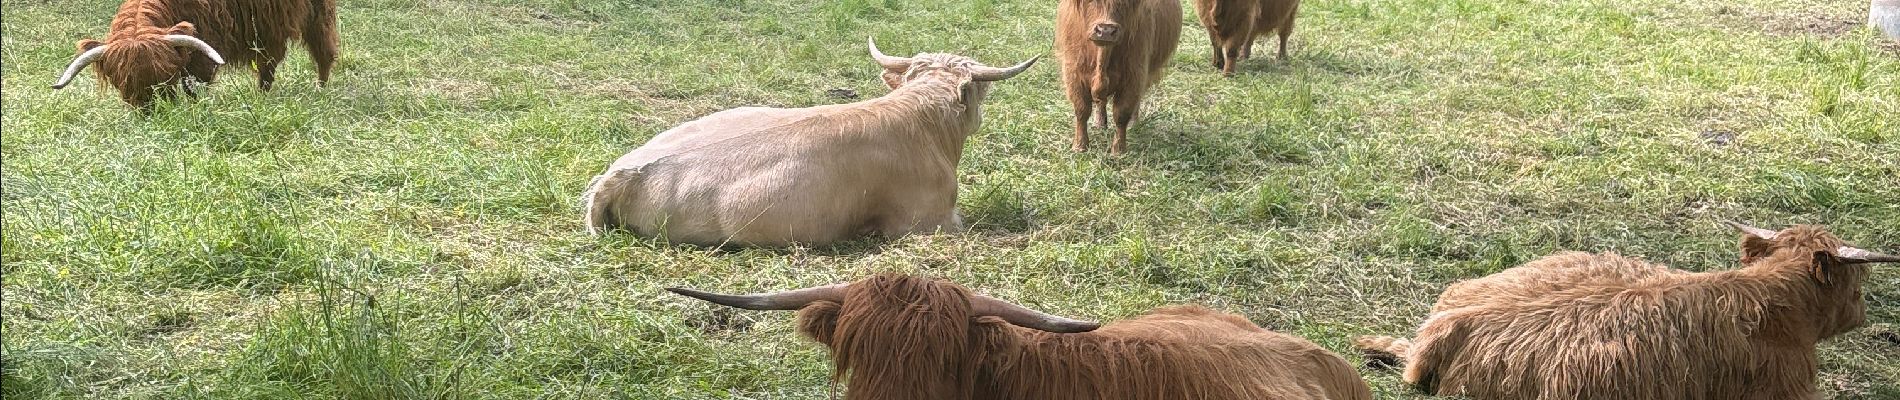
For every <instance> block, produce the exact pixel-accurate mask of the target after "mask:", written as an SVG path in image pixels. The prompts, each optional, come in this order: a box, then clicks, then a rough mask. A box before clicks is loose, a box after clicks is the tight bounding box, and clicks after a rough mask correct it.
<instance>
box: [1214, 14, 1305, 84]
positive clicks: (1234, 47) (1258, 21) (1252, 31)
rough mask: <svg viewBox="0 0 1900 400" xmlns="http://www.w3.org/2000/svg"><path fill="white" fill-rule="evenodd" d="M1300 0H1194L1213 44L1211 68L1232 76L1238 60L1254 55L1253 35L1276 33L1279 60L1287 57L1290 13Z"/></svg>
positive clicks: (1290, 24)
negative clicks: (1278, 41) (1212, 65)
mask: <svg viewBox="0 0 1900 400" xmlns="http://www.w3.org/2000/svg"><path fill="white" fill-rule="evenodd" d="M1299 9H1300V0H1194V11H1195V14H1197V15H1198V16H1200V19H1201V26H1203V27H1206V28H1207V38H1208V41H1209V42H1212V43H1213V44H1214V68H1216V69H1220V70H1221V74H1223V75H1226V76H1234V68H1235V65H1236V64H1239V63H1240V60H1245V59H1247V58H1249V57H1252V56H1253V41H1254V39H1255V38H1258V37H1260V36H1263V35H1266V34H1269V33H1278V34H1279V36H1280V59H1281V60H1285V59H1286V38H1287V36H1291V35H1293V16H1294V14H1296V13H1298V11H1299Z"/></svg>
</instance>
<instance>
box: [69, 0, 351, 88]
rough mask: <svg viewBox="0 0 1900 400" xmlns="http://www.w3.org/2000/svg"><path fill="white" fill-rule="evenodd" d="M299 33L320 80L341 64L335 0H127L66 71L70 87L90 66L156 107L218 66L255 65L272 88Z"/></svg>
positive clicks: (259, 79) (206, 77) (82, 44)
mask: <svg viewBox="0 0 1900 400" xmlns="http://www.w3.org/2000/svg"><path fill="white" fill-rule="evenodd" d="M295 38H301V39H302V40H303V43H304V47H306V48H308V50H309V51H310V58H311V59H312V60H313V61H315V63H316V65H317V83H318V84H323V83H325V82H328V81H329V80H330V67H331V66H332V65H334V64H336V56H337V32H336V0H128V1H126V2H125V4H124V5H121V6H119V13H118V14H117V15H115V16H113V17H112V29H111V31H110V32H109V33H107V34H106V40H105V41H104V42H101V41H97V40H92V39H86V40H81V41H79V52H80V53H79V56H78V57H77V58H75V59H73V62H72V65H70V66H67V67H66V72H65V73H63V74H60V76H59V82H57V83H54V84H53V88H54V89H59V88H63V87H66V85H67V84H69V83H72V81H73V78H74V77H75V76H76V75H78V74H79V71H80V70H83V69H85V68H86V66H88V65H93V64H98V67H97V68H95V69H96V70H97V71H98V73H99V79H100V80H102V81H105V82H107V83H110V84H111V85H112V86H113V87H115V88H118V89H119V98H120V99H122V100H125V102H126V103H128V104H131V105H134V106H138V107H140V108H141V109H145V110H150V109H151V104H152V100H153V98H154V97H165V98H168V99H169V98H173V97H176V96H177V92H178V91H180V90H183V91H184V92H185V93H186V94H187V95H191V96H196V95H197V93H195V92H193V91H192V89H191V88H190V87H189V86H186V85H185V78H186V77H190V78H192V79H195V80H198V81H200V82H205V83H210V82H211V81H212V79H213V78H215V77H216V76H217V70H218V66H219V65H220V64H225V63H226V62H227V61H228V62H230V63H231V64H230V65H239V66H251V65H253V64H255V66H256V68H257V86H258V87H259V88H262V89H264V90H270V87H271V82H273V81H275V80H276V79H277V64H278V63H280V62H283V60H284V53H285V52H286V47H285V46H287V45H288V42H289V41H290V40H291V39H295Z"/></svg>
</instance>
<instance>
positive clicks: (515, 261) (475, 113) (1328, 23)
mask: <svg viewBox="0 0 1900 400" xmlns="http://www.w3.org/2000/svg"><path fill="white" fill-rule="evenodd" d="M117 3H118V2H117V1H113V0H88V1H69V2H43V1H28V0H4V4H3V6H4V8H5V10H6V13H5V17H4V31H5V35H4V39H3V40H4V46H3V47H0V55H3V57H0V67H3V68H4V74H3V75H0V76H3V79H4V96H5V97H4V115H3V117H4V120H3V121H0V127H3V128H4V136H3V138H4V139H3V140H0V158H4V160H5V165H4V175H0V176H3V178H4V179H3V180H0V184H3V186H4V188H5V191H4V197H3V200H4V207H3V208H4V230H5V232H4V235H0V261H4V278H3V280H4V291H5V293H4V295H5V302H4V307H0V312H3V313H0V316H3V317H4V323H3V324H0V337H3V338H4V353H3V355H0V369H3V370H4V371H3V372H0V378H4V385H3V386H4V393H0V394H3V395H4V396H5V397H6V398H8V399H16V398H17V399H29V398H219V399H226V398H296V397H314V398H333V397H341V398H543V397H546V398H603V397H605V398H799V399H822V398H826V393H827V390H828V387H827V383H826V382H827V375H828V373H829V370H830V366H829V364H828V363H827V362H826V360H825V358H824V353H823V352H822V351H821V350H820V349H819V348H817V347H816V346H815V345H812V344H810V343H806V342H804V341H802V340H800V339H797V338H796V337H795V335H794V333H793V332H792V331H791V328H792V324H791V316H790V315H788V314H785V313H759V312H738V311H729V310H722V309H714V308H712V307H710V306H708V305H705V304H702V303H698V302H694V301H689V300H687V299H684V298H680V297H677V296H672V295H668V294H666V293H664V292H662V291H660V288H661V287H664V286H674V285H684V286H693V287H700V288H710V289H715V290H725V291H749V290H768V289H782V288H790V287H795V286H807V285H816V284H823V283H831V282H836V281H842V280H848V279H853V278H856V277H860V276H863V275H865V274H868V273H872V272H876V271H890V270H896V271H907V272H917V273H924V274H930V275H937V276H944V277H948V278H951V279H954V280H956V281H959V282H962V283H965V284H967V285H969V286H972V287H975V288H979V289H981V290H984V291H986V292H988V293H991V294H994V295H997V296H1000V297H1003V298H1006V299H1012V300H1016V301H1018V302H1021V303H1023V304H1026V305H1030V306H1033V307H1037V308H1041V309H1044V310H1049V311H1051V312H1055V313H1058V314H1064V315H1072V316H1079V317H1086V318H1095V319H1102V320H1116V319H1121V318H1127V317H1130V316H1133V315H1137V314H1139V313H1142V312H1144V311H1146V310H1148V309H1150V308H1152V307H1156V306H1160V305H1165V304H1175V303H1202V304H1207V305H1210V306H1213V307H1217V308H1221V309H1225V310H1231V311H1234V312H1238V313H1241V314H1244V315H1246V316H1248V317H1250V318H1252V319H1253V320H1255V321H1257V322H1259V323H1261V324H1263V325H1265V326H1268V327H1270V328H1272V329H1275V330H1279V331H1283V332H1289V333H1294V334H1298V335H1302V336H1304V337H1307V338H1309V339H1312V340H1314V341H1315V342H1318V343H1320V344H1322V345H1324V346H1326V347H1328V348H1331V349H1333V350H1336V351H1342V352H1346V351H1347V350H1348V349H1347V347H1346V346H1347V345H1346V341H1347V340H1348V339H1349V338H1351V337H1352V336H1355V335H1362V334H1401V333H1406V332H1408V331H1409V329H1410V328H1411V327H1412V326H1414V325H1415V324H1416V323H1417V322H1418V321H1419V320H1421V319H1422V318H1423V317H1424V314H1425V312H1426V310H1427V308H1428V307H1429V306H1430V303H1431V301H1432V299H1433V298H1434V296H1435V295H1436V294H1437V292H1438V291H1439V290H1441V289H1442V288H1443V287H1444V286H1445V285H1447V284H1449V283H1451V282H1455V281H1458V280H1461V279H1468V278H1473V277H1478V276H1482V275H1484V274H1487V273H1492V272H1495V271H1498V270H1501V269H1504V268H1508V267H1510V266H1512V265H1516V264H1518V263H1521V262H1524V261H1527V260H1530V259H1533V258H1535V257H1538V256H1541V255H1544V254H1548V253H1551V252H1555V251H1559V250H1588V251H1615V252H1619V253H1623V254H1629V255H1636V256H1641V257H1644V258H1647V259H1650V260H1654V261H1658V262H1664V263H1668V264H1671V265H1674V266H1676V267H1679V268H1685V269H1691V270H1709V269H1725V268H1733V267H1734V260H1735V257H1736V254H1735V236H1734V234H1733V233H1731V232H1729V231H1727V230H1725V228H1721V227H1719V226H1718V225H1717V224H1716V222H1715V221H1717V220H1720V219H1738V220H1743V221H1748V222H1753V223H1756V224H1759V225H1764V226H1779V225H1783V224H1792V223H1820V224H1826V225H1829V226H1831V227H1833V228H1835V230H1836V231H1837V232H1838V233H1839V234H1840V235H1842V236H1843V237H1845V238H1847V239H1848V240H1850V241H1853V242H1856V243H1859V244H1863V245H1866V246H1867V247H1871V248H1877V249H1887V250H1900V157H1895V156H1896V155H1900V117H1896V116H1895V115H1896V114H1895V112H1896V110H1900V58H1897V57H1896V56H1900V51H1896V50H1894V49H1900V46H1894V45H1892V44H1890V43H1886V44H1883V43H1882V42H1879V41H1878V40H1877V39H1875V36H1874V35H1873V34H1872V33H1870V32H1869V31H1868V30H1867V29H1864V28H1856V26H1857V23H1855V21H1860V20H1864V17H1865V7H1866V6H1865V2H1823V1H1818V0H1796V1H1794V2H1792V3H1791V2H1785V1H1764V0H1742V1H1738V2H1718V3H1709V4H1700V3H1696V2H1689V3H1681V4H1678V2H1628V1H1621V2H1618V1H1601V0H1585V1H1549V0H1499V1H1488V2H1487V1H1470V0H1450V1H1445V0H1394V1H1367V0H1311V1H1308V2H1306V4H1304V5H1303V6H1302V7H1301V15H1300V22H1299V27H1300V29H1299V32H1298V33H1296V34H1295V36H1294V48H1293V49H1292V59H1291V60H1290V61H1288V62H1285V63H1276V62H1267V61H1249V62H1247V63H1244V64H1242V68H1241V69H1242V72H1241V73H1240V74H1239V75H1238V76H1236V77H1234V78H1233V79H1222V78H1220V77H1219V74H1218V73H1216V71H1214V70H1213V69H1212V68H1209V67H1207V66H1206V63H1207V61H1206V57H1207V55H1206V54H1207V53H1208V49H1207V48H1206V44H1205V43H1204V39H1202V37H1204V36H1203V35H1204V34H1203V33H1202V31H1201V30H1200V28H1199V26H1198V24H1194V23H1192V21H1193V18H1194V17H1193V16H1192V15H1193V14H1192V12H1191V11H1190V12H1189V13H1187V14H1185V15H1186V17H1185V18H1186V19H1187V20H1188V21H1189V24H1188V26H1187V27H1186V29H1185V31H1184V32H1183V35H1182V37H1183V39H1182V42H1183V43H1182V46H1181V50H1180V52H1179V53H1178V54H1177V55H1176V57H1175V60H1174V64H1173V66H1172V68H1171V73H1170V75H1169V76H1168V77H1167V79H1166V80H1164V81H1163V83H1162V85H1161V86H1160V88H1159V89H1157V90H1156V92H1155V93H1154V94H1153V96H1152V97H1151V98H1149V99H1148V100H1147V101H1148V104H1147V106H1146V109H1147V110H1150V113H1149V114H1148V115H1147V118H1146V119H1145V122H1144V123H1143V124H1142V126H1141V127H1140V128H1139V129H1138V130H1137V131H1135V132H1134V133H1132V134H1131V135H1130V140H1131V143H1130V146H1129V149H1130V150H1131V154H1129V155H1127V156H1124V157H1108V156H1105V155H1104V154H1103V153H1104V152H1105V150H1106V149H1105V148H1104V147H1101V144H1103V143H1105V142H1098V145H1097V148H1095V149H1092V150H1091V151H1090V152H1089V153H1086V154H1073V153H1070V152H1068V150H1067V148H1068V138H1067V136H1068V132H1069V130H1068V129H1069V127H1068V123H1069V122H1068V121H1069V111H1068V108H1067V105H1066V104H1067V102H1066V101H1065V100H1063V99H1062V98H1061V94H1060V89H1059V82H1058V73H1057V71H1056V68H1054V66H1055V63H1044V64H1043V65H1041V66H1038V67H1036V68H1035V69H1032V70H1031V71H1030V72H1029V73H1027V74H1025V75H1024V76H1021V77H1018V78H1016V79H1013V80H1010V81H1007V82H1003V83H1000V84H998V85H997V86H996V89H995V91H994V93H993V95H992V97H991V100H990V101H989V104H988V110H987V111H988V115H987V120H986V121H985V124H984V128H983V130H982V132H981V133H979V134H977V135H976V136H975V137H974V138H973V139H972V141H971V142H970V146H969V148H968V149H966V151H965V154H966V157H965V160H966V161H965V162H964V165H963V166H962V168H961V169H962V170H961V176H962V183H963V188H962V194H963V197H962V198H961V201H962V209H963V211H964V213H965V215H966V217H967V219H968V220H969V221H971V222H973V223H974V229H973V230H972V231H970V232H968V233H964V234H957V235H936V236H921V237H910V238H903V239H898V240H893V241H889V242H883V243H877V242H861V243H853V244H849V245H845V246H839V247H834V248H812V249H789V250H763V249H749V250H708V249H701V248H691V247H681V246H667V245H662V244H657V243H653V242H650V241H647V240H642V239H639V238H633V237H626V236H609V237H600V238H596V237H589V236H587V235H586V234H585V233H584V232H583V229H582V227H581V226H580V223H579V210H578V203H579V201H578V193H579V192H580V191H581V190H582V188H583V186H584V185H585V184H586V183H587V182H588V179H589V178H590V177H591V176H592V175H593V174H596V173H598V172H599V171H600V170H601V169H603V168H604V167H605V165H606V164H607V163H609V162H610V161H612V160H613V159H614V158H616V157H618V156H619V155H620V154H622V153H623V152H625V151H626V150H628V149H631V148H633V147H635V146H638V145H639V144H640V143H642V142H644V141H645V140H646V139H647V138H649V137H651V136H652V135H653V134H655V133H657V132H659V131H661V130H664V129H666V128H668V127H670V126H672V125H674V124H677V123H679V122H682V121H685V120H689V119H692V118H695V117H697V116H700V115H704V114H707V113H710V112H713V111H717V110H721V109H726V108H731V107H737V106H743V105H769V106H787V107H794V106H809V105H816V104H827V103H836V102H839V101H840V100H834V99H831V98H828V97H827V96H826V95H825V91H826V90H828V89H832V88H848V89H852V90H856V91H857V92H858V93H862V94H864V95H867V96H876V95H880V94H882V93H884V92H886V90H885V89H883V88H882V86H881V84H880V83H879V82H878V81H877V79H876V75H875V74H876V72H877V71H876V68H875V66H874V64H873V63H872V62H871V60H870V59H869V57H868V56H867V55H866V53H865V51H864V49H863V47H862V46H863V42H864V38H865V37H866V36H876V37H877V38H878V39H879V40H878V41H879V44H880V45H882V46H883V48H884V50H885V51H886V52H890V53H893V54H900V53H914V52H923V51H933V52H937V51H942V52H953V53H958V54H964V55H968V56H972V57H975V58H977V59H980V60H983V61H985V62H988V63H990V64H993V65H1005V64H1009V63H1014V62H1016V61H1018V60H1022V59H1026V58H1029V57H1031V56H1035V55H1045V56H1046V55H1049V54H1048V53H1049V52H1050V51H1051V45H1050V43H1051V37H1050V35H1051V31H1052V29H1051V27H1050V23H1051V20H1052V19H1053V15H1054V7H1055V2H1054V1H1032V2H1003V1H988V0H978V1H970V2H928V1H926V2H917V1H895V0H844V1H821V2H809V1H795V0H754V1H737V0H658V1H641V2H625V1H576V0H517V1H504V0H469V1H436V0H420V1H417V0H408V1H402V0H361V1H345V2H342V3H344V5H343V9H342V10H341V15H342V29H343V43H344V52H343V57H342V61H341V66H340V69H339V70H338V72H337V74H336V77H335V79H334V80H333V82H332V84H331V86H329V87H327V88H322V89H318V88H315V87H314V85H313V84H312V82H313V81H314V73H313V72H312V70H311V68H310V66H309V62H308V59H307V58H305V57H304V55H303V54H301V53H298V54H295V55H294V56H293V57H292V59H291V62H290V63H289V65H287V66H285V67H284V69H283V70H282V71H281V73H280V77H281V78H280V79H281V80H280V82H279V83H278V85H277V87H278V89H277V90H275V91H272V92H268V93H263V92H259V91H257V90H256V89H255V86H254V81H253V79H252V78H251V77H250V76H249V75H248V74H246V73H243V72H242V71H238V70H227V71H226V72H225V73H224V74H223V75H222V76H221V77H220V79H221V83H219V84H218V85H216V86H215V87H214V88H213V90H211V91H210V94H209V95H208V96H207V97H204V98H202V99H200V100H197V101H191V102H183V103H179V104H174V105H167V106H163V107H160V109H159V110H158V112H156V113H155V114H153V115H151V116H149V117H141V116H139V115H138V114H137V113H134V112H132V111H131V110H129V109H128V108H127V107H125V106H123V105H121V104H120V103H119V102H118V100H117V99H116V96H115V95H112V94H110V93H105V92H100V91H96V90H94V89H93V87H94V86H96V83H97V82H96V79H95V78H93V77H92V76H91V75H90V74H87V75H85V76H82V77H81V78H80V83H78V84H76V85H74V87H71V88H68V89H66V90H64V91H53V90H49V89H46V85H47V84H48V83H50V82H51V81H52V80H53V78H55V75H56V74H57V72H58V71H59V69H60V68H61V67H63V66H64V65H65V64H66V62H67V61H68V60H69V59H70V57H71V56H72V55H73V43H74V41H76V40H78V39H81V38H85V37H95V38H96V37H101V36H103V35H104V33H105V29H106V23H107V20H108V19H109V18H110V16H111V14H112V12H113V10H114V9H115V8H116V6H117ZM1816 21H1819V22H1820V23H1819V24H1816V23H1815V22H1816ZM1843 21H1845V22H1843ZM1816 26H1819V27H1820V28H1816ZM1257 53H1260V54H1271V50H1270V48H1269V47H1266V46H1265V45H1264V44H1263V47H1261V49H1260V50H1259V51H1258V52H1257ZM1726 137H1732V138H1733V140H1732V141H1723V140H1719V139H1721V138H1726ZM1707 138H1716V139H1707ZM1866 296H1867V300H1868V302H1869V305H1870V309H1869V319H1870V320H1871V322H1872V323H1873V325H1874V326H1873V327H1871V328H1866V329H1861V330H1857V331H1854V332H1850V333H1848V334H1845V335H1842V336H1840V337H1838V338H1835V339H1833V340H1831V341H1828V342H1826V343H1824V344H1822V346H1821V351H1820V357H1821V360H1822V361H1821V363H1822V372H1821V376H1820V378H1819V383H1820V387H1821V388H1822V390H1823V391H1824V394H1826V395H1828V396H1831V397H1835V398H1843V399H1874V398H1887V399H1891V398H1897V397H1900V383H1896V382H1900V344H1895V343H1892V342H1888V341H1886V340H1883V339H1880V338H1878V337H1877V333H1879V332H1893V331H1895V330H1896V329H1900V328H1896V325H1897V324H1900V273H1896V272H1895V270H1894V269H1892V268H1876V269H1875V273H1874V275H1873V278H1872V280H1871V281H1870V282H1869V283H1868V285H1867V287H1866ZM1347 354H1350V353H1349V352H1348V353H1347ZM1363 372H1364V373H1365V375H1366V377H1367V379H1368V380H1369V381H1370V382H1371V383H1372V384H1373V385H1374V387H1375V390H1376V391H1377V392H1379V393H1380V397H1381V398H1398V399H1403V398H1415V397H1417V396H1416V395H1414V394H1412V392H1411V391H1410V390H1409V389H1407V388H1404V387H1403V386H1401V385H1400V384H1399V383H1398V381H1397V378H1396V376H1395V375H1394V374H1392V373H1389V372H1380V371H1371V370H1367V371H1363Z"/></svg>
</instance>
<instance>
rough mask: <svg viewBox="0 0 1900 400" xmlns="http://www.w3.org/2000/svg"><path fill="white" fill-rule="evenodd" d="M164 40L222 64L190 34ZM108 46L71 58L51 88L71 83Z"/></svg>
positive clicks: (221, 61) (201, 42) (221, 59)
mask: <svg viewBox="0 0 1900 400" xmlns="http://www.w3.org/2000/svg"><path fill="white" fill-rule="evenodd" d="M165 42H166V43H171V45H172V47H190V48H193V49H196V50H198V52H201V53H205V56H206V57H211V62H214V63H218V64H219V65H223V64H224V57H223V56H220V55H218V51H217V50H213V49H211V44H208V43H205V42H204V41H203V40H198V38H195V37H191V35H165ZM109 46H111V45H100V46H99V47H94V48H92V49H91V50H86V52H84V53H79V57H77V58H74V59H73V63H72V65H67V66H66V72H65V73H63V74H60V75H59V82H54V83H53V88H54V89H59V88H64V87H66V85H68V84H71V83H73V77H75V76H78V75H79V71H81V70H84V69H86V66H88V65H92V63H95V62H99V57H101V56H104V55H105V54H106V48H107V47H109Z"/></svg>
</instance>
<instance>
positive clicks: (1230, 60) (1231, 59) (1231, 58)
mask: <svg viewBox="0 0 1900 400" xmlns="http://www.w3.org/2000/svg"><path fill="white" fill-rule="evenodd" d="M1240 49H1242V47H1240V46H1234V47H1228V48H1227V63H1226V64H1223V65H1221V68H1220V74H1221V76H1234V68H1236V67H1237V66H1238V65H1239V64H1240Z"/></svg>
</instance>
